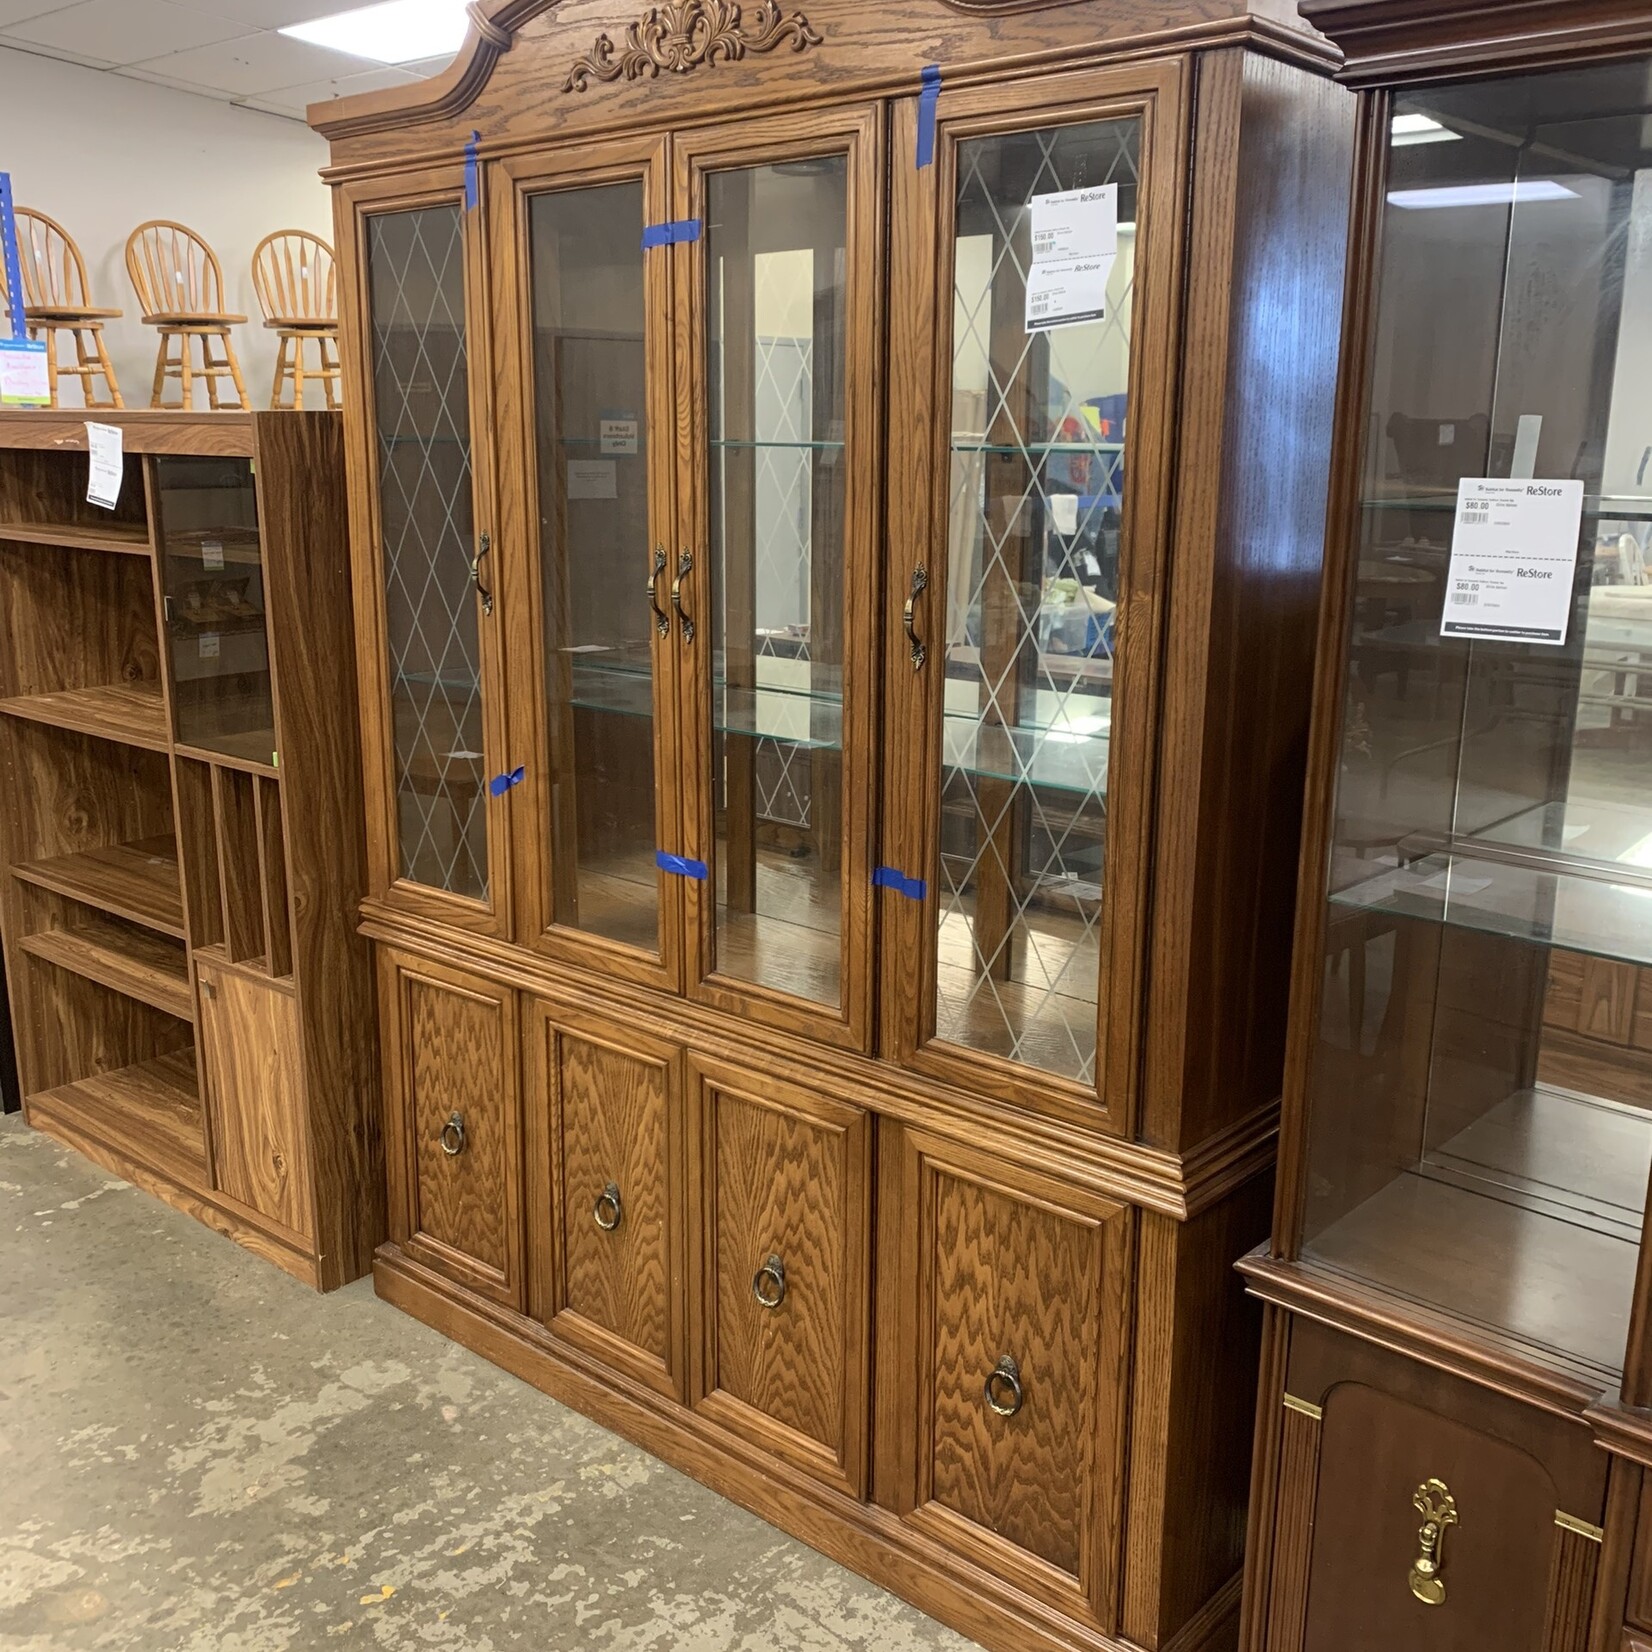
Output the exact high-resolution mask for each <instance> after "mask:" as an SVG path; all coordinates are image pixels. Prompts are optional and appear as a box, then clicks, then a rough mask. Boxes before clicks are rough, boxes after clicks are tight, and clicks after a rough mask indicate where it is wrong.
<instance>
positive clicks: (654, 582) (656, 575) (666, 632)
mask: <svg viewBox="0 0 1652 1652" xmlns="http://www.w3.org/2000/svg"><path fill="white" fill-rule="evenodd" d="M664 572H665V549H664V547H663V546H660V545H656V546H655V547H654V572H653V573H652V574H650V575H649V576H648V606H649V607H650V608H652V609H653V610H654V625H655V627H656V629H657V630H658V631H659V633H660V635H661V636H662V637H669V636H670V635H671V616H670V615H669V614H668V613H666V611H665V610H664V609H663V608H662V607H661V606H660V575H661V574H663V573H664Z"/></svg>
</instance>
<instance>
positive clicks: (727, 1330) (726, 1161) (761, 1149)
mask: <svg viewBox="0 0 1652 1652" xmlns="http://www.w3.org/2000/svg"><path fill="white" fill-rule="evenodd" d="M690 1062H691V1071H692V1072H693V1074H694V1076H695V1079H696V1081H697V1090H698V1094H697V1104H698V1111H699V1118H698V1120H697V1126H698V1128H697V1131H696V1137H695V1146H696V1148H697V1150H698V1164H697V1165H696V1166H694V1167H693V1170H692V1171H691V1174H693V1175H694V1179H695V1182H696V1184H697V1185H696V1188H695V1191H696V1192H697V1194H698V1196H699V1199H700V1217H699V1222H698V1224H697V1234H698V1239H699V1244H700V1266H699V1270H698V1275H699V1283H700V1290H701V1293H702V1299H701V1302H700V1305H699V1314H700V1327H701V1343H700V1350H699V1352H700V1369H699V1372H698V1379H697V1407H698V1409H699V1410H700V1412H701V1413H702V1414H703V1415H705V1416H707V1417H710V1418H712V1419H714V1420H716V1421H718V1422H720V1423H722V1424H723V1425H725V1426H726V1427H727V1428H728V1429H729V1430H730V1431H731V1432H732V1433H733V1434H735V1435H736V1436H737V1437H738V1438H740V1439H742V1440H745V1441H748V1442H752V1443H755V1444H756V1445H758V1446H759V1447H760V1448H762V1449H764V1450H766V1451H769V1452H772V1453H773V1454H775V1455H777V1456H779V1457H782V1458H783V1459H785V1460H786V1461H787V1462H790V1463H792V1464H794V1465H795V1466H797V1467H799V1468H802V1469H804V1470H806V1471H808V1472H809V1473H811V1474H815V1475H817V1476H818V1477H820V1478H821V1479H823V1480H825V1481H827V1482H828V1483H830V1484H832V1485H835V1486H837V1487H839V1488H840V1489H842V1490H845V1491H847V1492H849V1493H851V1494H852V1495H855V1496H860V1495H862V1494H863V1492H864V1487H865V1479H866V1458H867V1409H868V1398H869V1395H868V1369H867V1335H868V1319H869V1308H870V1304H869V1294H868V1293H869V1288H870V1287H869V1249H870V1247H869V1233H868V1220H869V1202H868V1178H869V1174H870V1153H871V1128H870V1121H869V1119H868V1116H867V1115H866V1114H865V1113H863V1112H861V1111H860V1109H858V1108H855V1107H850V1106H847V1105H845V1104H844V1103H842V1102H839V1101H835V1100H832V1099H831V1098H829V1097H825V1096H819V1095H815V1094H813V1093H811V1092H810V1091H807V1090H803V1089H800V1088H798V1087H796V1086H794V1085H791V1084H788V1083H784V1082H781V1081H778V1080H775V1079H773V1078H766V1077H760V1076H759V1075H757V1074H748V1073H744V1072H741V1071H740V1070H738V1069H735V1068H730V1067H725V1066H723V1065H722V1064H721V1063H712V1062H709V1061H703V1060H701V1059H700V1058H697V1057H691V1058H690Z"/></svg>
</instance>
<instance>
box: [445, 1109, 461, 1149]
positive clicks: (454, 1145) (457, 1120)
mask: <svg viewBox="0 0 1652 1652" xmlns="http://www.w3.org/2000/svg"><path fill="white" fill-rule="evenodd" d="M464 1150H465V1116H464V1114H463V1113H455V1114H454V1115H453V1117H452V1118H450V1119H449V1120H448V1121H447V1123H446V1124H444V1125H443V1126H442V1151H443V1152H444V1153H445V1154H447V1156H448V1157H449V1158H450V1159H456V1158H458V1157H459V1155H460V1154H461V1153H463V1152H464Z"/></svg>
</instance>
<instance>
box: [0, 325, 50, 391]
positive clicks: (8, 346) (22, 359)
mask: <svg viewBox="0 0 1652 1652" xmlns="http://www.w3.org/2000/svg"><path fill="white" fill-rule="evenodd" d="M0 404H3V405H4V406H6V407H50V406H51V405H52V385H51V378H50V375H49V374H48V373H47V371H46V346H45V343H44V342H43V341H41V340H38V339H32V338H7V339H0Z"/></svg>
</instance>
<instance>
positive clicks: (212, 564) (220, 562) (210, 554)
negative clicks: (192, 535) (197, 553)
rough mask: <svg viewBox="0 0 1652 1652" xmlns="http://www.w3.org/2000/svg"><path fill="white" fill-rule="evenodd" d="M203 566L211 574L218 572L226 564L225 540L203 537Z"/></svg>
mask: <svg viewBox="0 0 1652 1652" xmlns="http://www.w3.org/2000/svg"><path fill="white" fill-rule="evenodd" d="M201 566H202V567H203V568H205V569H206V571H207V572H208V573H209V574H215V573H217V572H218V571H219V570H220V569H222V567H223V566H224V542H223V540H221V539H203V540H202V541H201Z"/></svg>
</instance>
